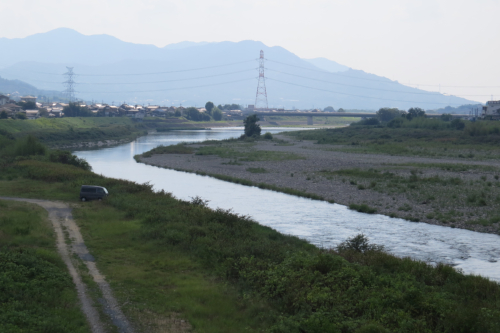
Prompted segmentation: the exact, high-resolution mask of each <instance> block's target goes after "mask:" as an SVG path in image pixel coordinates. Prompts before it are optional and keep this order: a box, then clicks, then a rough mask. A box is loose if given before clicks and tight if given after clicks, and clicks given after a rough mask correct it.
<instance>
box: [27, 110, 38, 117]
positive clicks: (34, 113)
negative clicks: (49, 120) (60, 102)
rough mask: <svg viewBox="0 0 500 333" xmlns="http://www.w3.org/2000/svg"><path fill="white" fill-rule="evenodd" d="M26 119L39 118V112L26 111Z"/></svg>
mask: <svg viewBox="0 0 500 333" xmlns="http://www.w3.org/2000/svg"><path fill="white" fill-rule="evenodd" d="M26 118H28V119H36V118H39V113H38V110H26Z"/></svg>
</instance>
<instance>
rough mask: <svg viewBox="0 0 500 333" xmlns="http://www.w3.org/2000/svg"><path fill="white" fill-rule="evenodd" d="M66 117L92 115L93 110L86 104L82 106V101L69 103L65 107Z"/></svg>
mask: <svg viewBox="0 0 500 333" xmlns="http://www.w3.org/2000/svg"><path fill="white" fill-rule="evenodd" d="M63 112H64V116H65V117H92V116H93V114H92V111H90V110H89V109H88V108H87V107H86V106H80V103H69V104H68V105H67V106H65V107H64V108H63Z"/></svg>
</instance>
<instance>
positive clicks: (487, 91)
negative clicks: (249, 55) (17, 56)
mask: <svg viewBox="0 0 500 333" xmlns="http://www.w3.org/2000/svg"><path fill="white" fill-rule="evenodd" d="M0 13H1V19H0V37H7V38H17V37H25V36H28V35H32V34H35V33H39V32H46V31H49V30H52V29H55V28H60V27H67V28H72V29H75V30H77V31H79V32H81V33H83V34H85V35H92V34H109V35H112V36H115V37H118V38H120V39H121V40H124V41H128V42H134V43H144V44H155V45H157V46H160V47H161V46H165V45H167V44H171V43H177V42H181V41H195V42H199V41H209V42H217V41H241V40H247V39H250V40H258V41H262V42H264V43H265V44H266V45H268V46H275V45H279V46H282V47H284V48H286V49H288V50H289V51H291V52H293V53H295V54H296V55H298V56H300V57H302V58H315V57H325V58H328V59H331V60H335V61H337V62H339V63H341V64H344V65H347V66H349V67H352V68H355V69H361V70H364V71H366V72H369V73H373V74H377V75H381V76H385V77H388V78H390V79H393V80H398V81H399V82H402V83H411V84H412V85H415V84H420V86H419V88H426V89H428V90H435V91H437V90H438V89H439V88H438V87H424V86H422V84H429V85H439V84H441V92H445V93H446V92H448V93H453V94H456V95H460V96H465V97H469V98H470V99H473V100H480V101H486V100H489V99H490V95H494V96H493V97H494V98H496V99H500V66H499V63H500V18H499V14H500V0H474V1H472V0H471V1H463V0H420V1H406V0H377V1H373V0H307V1H306V0H254V1H250V0H239V1H234V0H211V1H207V0H205V1H202V0H44V1H39V0H0ZM446 86H474V87H471V88H451V87H446ZM478 86H496V87H487V88H478ZM471 95H486V96H471Z"/></svg>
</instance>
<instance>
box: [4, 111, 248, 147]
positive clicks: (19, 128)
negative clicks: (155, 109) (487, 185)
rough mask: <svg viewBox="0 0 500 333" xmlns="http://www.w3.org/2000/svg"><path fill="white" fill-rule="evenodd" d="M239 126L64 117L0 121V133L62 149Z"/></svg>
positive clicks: (160, 119)
mask: <svg viewBox="0 0 500 333" xmlns="http://www.w3.org/2000/svg"><path fill="white" fill-rule="evenodd" d="M236 124H237V126H240V125H241V122H237V123H232V122H222V121H219V122H215V121H212V122H195V121H189V120H187V119H185V118H166V119H164V118H153V117H147V118H144V119H143V120H142V121H138V120H135V119H131V118H128V117H112V118H110V117H85V118H79V117H65V118H39V119H36V120H15V119H2V120H0V131H1V130H3V131H7V132H8V133H11V134H13V135H14V137H16V138H21V137H25V136H27V135H32V136H34V137H36V138H37V139H39V140H40V141H42V142H43V143H45V144H47V145H49V146H66V145H71V144H78V143H81V142H98V141H107V140H111V141H115V142H118V141H130V140H133V139H135V138H136V137H138V136H140V135H145V134H147V131H148V130H158V131H169V130H178V129H203V128H207V127H217V126H233V125H234V126H236Z"/></svg>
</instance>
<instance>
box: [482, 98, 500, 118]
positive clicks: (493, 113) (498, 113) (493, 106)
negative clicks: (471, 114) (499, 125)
mask: <svg viewBox="0 0 500 333" xmlns="http://www.w3.org/2000/svg"><path fill="white" fill-rule="evenodd" d="M481 116H482V117H483V118H489V117H492V118H500V101H489V102H486V105H485V106H483V112H482V113H481Z"/></svg>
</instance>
